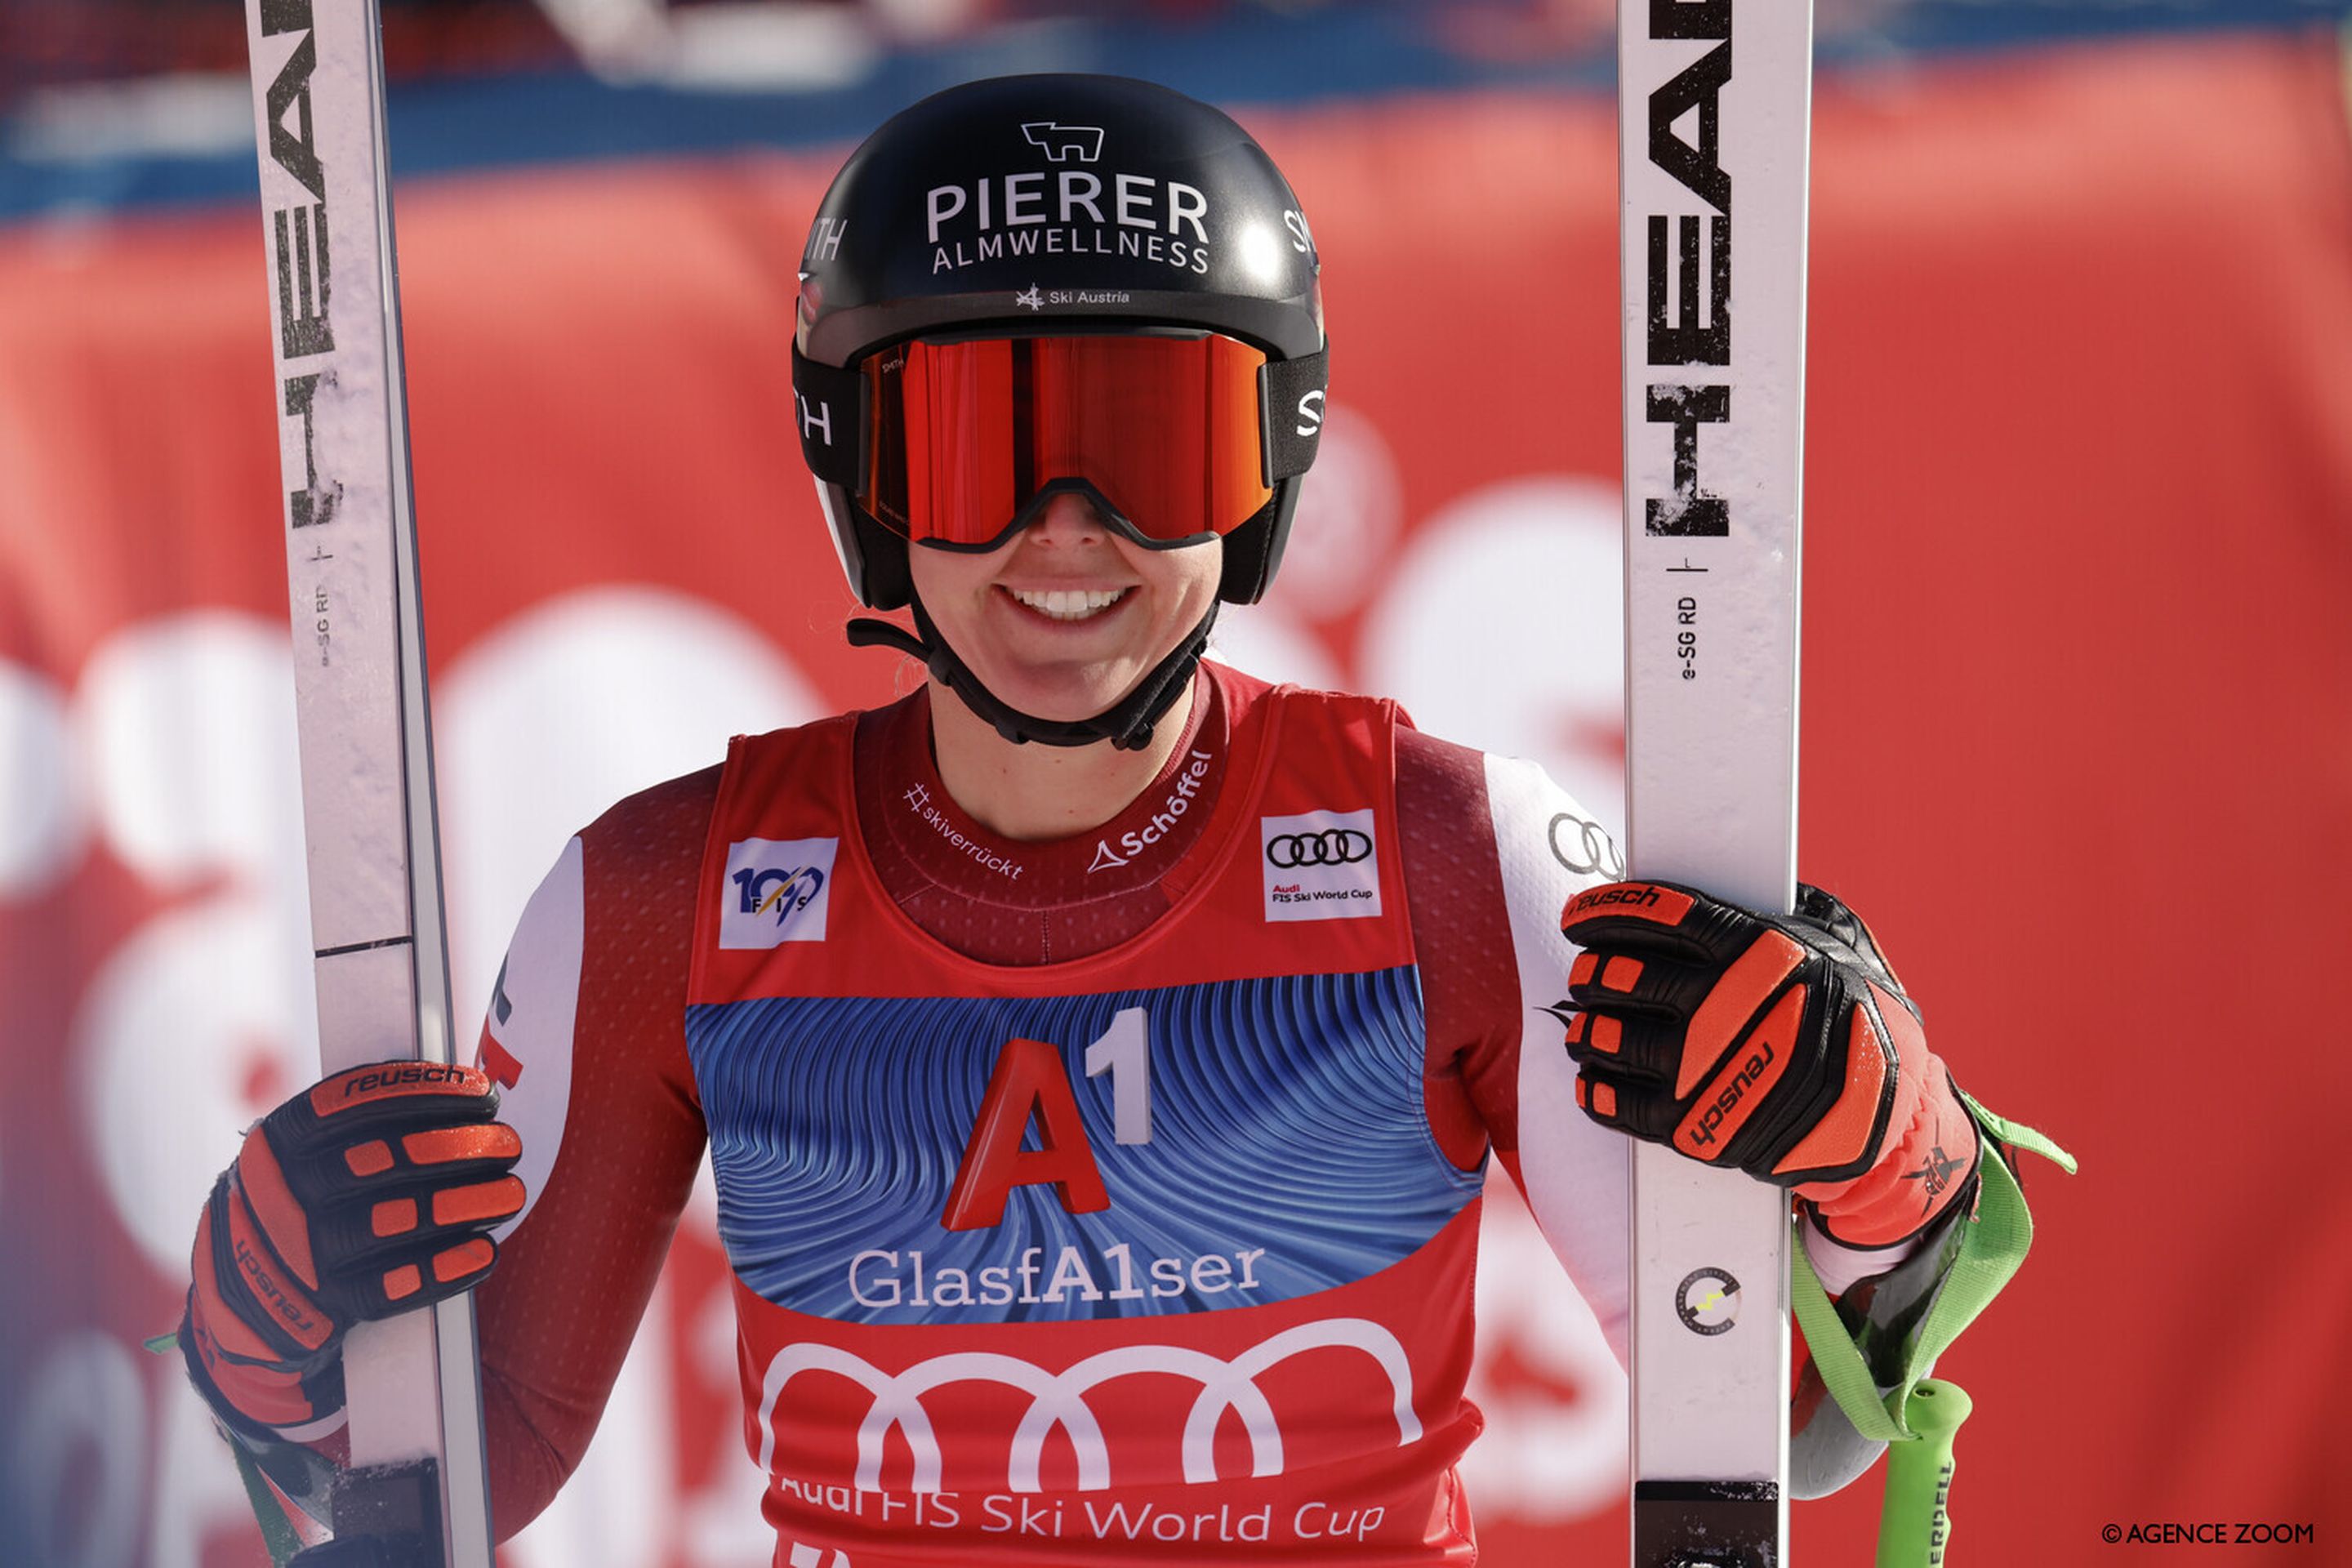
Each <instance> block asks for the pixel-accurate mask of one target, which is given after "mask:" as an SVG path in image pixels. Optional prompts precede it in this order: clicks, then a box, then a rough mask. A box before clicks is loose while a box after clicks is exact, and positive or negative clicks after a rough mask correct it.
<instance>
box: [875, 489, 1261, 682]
mask: <svg viewBox="0 0 2352 1568" xmlns="http://www.w3.org/2000/svg"><path fill="white" fill-rule="evenodd" d="M908 555H909V564H910V565H911V567H912V569H913V574H914V581H915V591H916V593H917V595H919V597H920V598H921V599H922V602H923V606H924V608H925V609H926V610H928V611H929V614H930V617H931V620H932V622H933V623H934V624H935V625H936V626H938V627H939V629H940V636H941V637H942V638H943V639H944V640H945V641H946V642H947V644H948V646H949V647H952V648H954V649H955V650H956V651H957V653H958V654H959V655H960V656H961V657H962V658H963V659H964V661H965V662H966V663H968V664H969V665H970V666H971V669H972V672H973V673H974V674H975V675H977V676H978V677H979V678H980V679H981V680H982V682H983V683H984V684H986V686H987V687H988V689H990V690H992V691H993V692H995V693H996V694H997V695H998V696H999V697H1001V698H1003V700H1005V701H1006V702H1007V703H1009V704H1010V705H1011V706H1012V707H1013V708H1014V709H1017V710H1020V711H1023V712H1025V713H1034V714H1036V715H1038V716H1039V717H1041V718H1045V719H1056V720H1077V719H1085V718H1087V717H1089V716H1091V715H1093V714H1096V713H1099V712H1102V711H1103V710H1106V709H1108V708H1109V707H1110V706H1111V705H1113V704H1114V703H1116V702H1118V700H1119V699H1121V698H1122V697H1125V696H1126V695H1127V693H1128V692H1129V690H1130V689H1133V688H1134V686H1135V683H1136V682H1137V681H1138V680H1139V679H1141V678H1142V677H1143V675H1144V674H1145V673H1146V672H1147V671H1149V670H1150V668H1152V666H1153V665H1155V664H1157V663H1159V662H1160V660H1161V659H1162V658H1166V657H1167V655H1168V653H1169V650H1170V649H1171V648H1173V647H1175V646H1176V644H1177V643H1178V641H1179V640H1181V638H1182V637H1183V636H1184V634H1185V633H1186V632H1188V631H1190V630H1191V629H1192V627H1193V626H1196V625H1197V624H1199V622H1200V619H1201V617H1202V616H1204V615H1206V614H1207V613H1208V610H1209V605H1210V604H1211V603H1212V601H1213V599H1214V598H1215V596H1216V592H1217V579H1218V574H1219V573H1220V572H1221V571H1222V570H1223V545H1222V542H1220V541H1218V540H1214V539H1210V540H1206V541H1203V542H1202V543H1199V544H1194V545H1187V546H1185V547H1183V548H1182V549H1179V550H1145V549H1142V548H1141V547H1139V546H1138V545H1135V544H1132V543H1130V542H1128V541H1127V540H1125V539H1123V538H1121V537H1120V536H1119V535H1118V533H1117V532H1115V531H1112V530H1110V529H1108V528H1106V527H1104V526H1103V524H1102V521H1101V519H1100V518H1099V517H1098V516H1097V514H1096V512H1095V510H1094V508H1093V506H1092V504H1091V503H1090V502H1088V501H1087V500H1086V498H1085V497H1083V496H1080V495H1076V494H1067V495H1060V496H1056V497H1055V498H1054V499H1053V500H1052V501H1050V502H1049V503H1048V504H1047V506H1046V508H1045V512H1044V513H1043V515H1041V516H1040V517H1039V518H1038V520H1037V521H1035V522H1034V523H1032V524H1031V525H1030V526H1029V527H1027V528H1025V529H1024V530H1023V531H1021V532H1020V533H1018V534H1016V535H1014V536H1013V539H1011V540H1010V541H1008V542H1006V543H1005V544H1004V545H1003V548H1001V549H998V550H994V551H992V552H989V553H987V554H985V555H969V554H961V553H957V552H948V551H939V550H925V549H922V548H920V547H917V548H915V549H913V550H911V551H909V552H908Z"/></svg>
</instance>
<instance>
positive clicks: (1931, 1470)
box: [1878, 1377, 1970, 1568]
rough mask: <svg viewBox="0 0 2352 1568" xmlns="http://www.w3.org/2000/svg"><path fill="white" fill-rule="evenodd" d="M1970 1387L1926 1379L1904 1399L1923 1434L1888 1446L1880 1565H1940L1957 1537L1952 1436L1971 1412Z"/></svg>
mask: <svg viewBox="0 0 2352 1568" xmlns="http://www.w3.org/2000/svg"><path fill="white" fill-rule="evenodd" d="M1969 1408H1970V1405H1969V1396H1968V1393H1967V1391H1966V1390H1964V1389H1962V1388H1960V1387H1959V1386H1958V1384H1949V1383H1945V1382H1943V1381H1941V1380H1939V1379H1937V1378H1932V1377H1931V1378H1926V1379H1923V1380H1922V1381H1921V1382H1920V1383H1919V1384H1918V1385H1917V1386H1916V1387H1915V1388H1913V1389H1912V1390H1911V1397H1910V1398H1908V1399H1906V1400H1905V1401H1904V1403H1903V1423H1904V1425H1905V1426H1908V1427H1909V1428H1910V1429H1911V1430H1912V1431H1914V1432H1916V1433H1917V1434H1918V1440H1917V1441H1916V1442H1910V1443H1890V1444H1888V1445H1887V1448H1886V1498H1885V1501H1884V1502H1883V1503H1881V1504H1880V1505H1879V1511H1878V1568H1939V1565H1940V1564H1941V1563H1943V1562H1944V1560H1945V1556H1946V1553H1947V1552H1948V1550H1949V1549H1950V1546H1951V1542H1952V1514H1951V1507H1952V1468H1953V1459H1952V1437H1953V1435H1954V1434H1955V1433H1957V1432H1958V1431H1959V1429H1960V1423H1961V1422H1963V1421H1966V1420H1967V1419H1968V1418H1969Z"/></svg>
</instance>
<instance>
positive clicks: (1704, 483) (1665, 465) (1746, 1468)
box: [1617, 0, 1812, 1568]
mask: <svg viewBox="0 0 2352 1568" xmlns="http://www.w3.org/2000/svg"><path fill="white" fill-rule="evenodd" d="M1811 13H1812V7H1811V4H1810V0H1774V3H1773V4H1769V5H1767V4H1764V3H1763V0H1619V4H1618V8H1617V19H1618V84H1619V87H1618V91H1619V105H1618V115H1619V121H1618V160H1619V180H1620V184H1619V201H1620V211H1619V224H1620V228H1619V240H1620V246H1621V252H1622V257H1621V259H1622V279H1623V293H1622V300H1621V305H1622V310H1621V314H1622V328H1623V332H1624V339H1623V344H1624V348H1623V361H1622V363H1623V367H1624V387H1623V392H1624V416H1625V426H1624V428H1625V638H1626V659H1625V663H1626V731H1627V733H1626V771H1627V779H1626V818H1627V827H1628V850H1629V857H1630V860H1631V864H1632V868H1633V872H1632V874H1633V875H1634V876H1637V877H1653V878H1660V879H1671V880H1676V881H1685V882H1689V883H1693V884H1696V885H1697V886H1700V887H1704V888H1706V889H1708V890H1709V891H1711V892H1714V893H1717V894H1718V895H1721V896H1723V897H1725V898H1728V899H1731V900H1735V901H1737V902H1739V903H1743V904H1747V905H1749V906H1751V907H1754V908H1758V909H1770V910H1787V909H1789V908H1790V904H1791V902H1792V901H1793V899H1794V897H1795V883H1796V782H1797V779H1796V763H1797V756H1796V735H1797V627H1798V542H1799V527H1798V519H1799V513H1800V493H1801V486H1800V458H1801V450H1802V442H1803V392H1804V363H1805V360H1804V342H1805V336H1804V318H1805V201H1806V179H1807V162H1808V150H1809V142H1810V137H1809V130H1810V120H1811V95H1812V15H1811ZM1735 42H1736V44H1737V52H1736V54H1735V49H1734V45H1735ZM1735 193H1736V194H1737V196H1738V206H1737V212H1738V224H1737V226H1736V233H1737V236H1738V246H1737V248H1736V249H1735V247H1734V245H1733V237H1734V233H1735V226H1734V224H1733V221H1732V218H1733V213H1734V205H1733V198H1734V195H1735ZM1788 1215H1789V1202H1788V1195H1787V1194H1785V1193H1784V1192H1782V1191H1780V1190H1779V1189H1777V1188H1774V1187H1772V1186H1769V1185H1767V1184H1763V1183H1760V1182H1758V1181H1756V1180H1754V1179H1753V1178H1751V1177H1749V1176H1748V1175H1746V1174H1744V1173H1740V1172H1738V1171H1715V1170H1709V1169H1707V1168H1706V1167H1704V1166H1701V1165H1699V1164H1696V1163H1694V1162H1692V1161H1690V1160H1687V1159H1685V1158H1684V1157H1683V1156H1682V1155H1680V1154H1678V1153H1676V1152H1674V1151H1673V1150H1671V1149H1668V1148H1664V1147H1662V1146H1658V1145H1653V1144H1648V1143H1637V1144H1635V1145H1634V1146H1633V1563H1634V1564H1635V1565H1636V1568H1668V1565H1672V1564H1683V1563H1711V1564H1734V1563H1737V1564H1739V1565H1741V1568H1769V1565H1770V1564H1775V1563H1780V1562H1781V1561H1783V1559H1784V1556H1785V1552H1784V1543H1785V1542H1786V1540H1787V1534H1788V1529H1787V1526H1788V1502H1787V1477H1788V1453H1789V1426H1788V1391H1789V1328H1788V1273H1787V1258H1786V1248H1787V1238H1788V1228H1789V1226H1788Z"/></svg>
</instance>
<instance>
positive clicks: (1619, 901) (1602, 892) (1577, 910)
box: [1559, 882, 1691, 925]
mask: <svg viewBox="0 0 2352 1568" xmlns="http://www.w3.org/2000/svg"><path fill="white" fill-rule="evenodd" d="M1690 908H1691V901H1690V895H1689V894H1687V893H1677V892H1675V890H1674V889H1672V888H1661V887H1658V886H1656V885H1655V884H1654V883H1650V882H1627V883H1622V884H1618V885H1614V886H1611V887H1606V888H1588V889H1585V890H1584V891H1583V892H1580V893H1579V894H1577V895H1576V897H1574V898H1572V899H1570V900H1568V907H1567V908H1566V909H1564V910H1560V911H1559V918H1560V920H1561V921H1562V922H1563V923H1565V922H1566V921H1572V920H1574V919H1576V918H1577V917H1578V916H1580V915H1590V914H1601V913H1607V914H1612V915H1625V916H1629V917H1631V918H1633V919H1634V920H1644V921H1657V922H1658V923H1659V924H1660V925H1676V924H1679V923H1680V922H1681V921H1682V918H1683V917H1684V916H1685V915H1686V914H1688V913H1690Z"/></svg>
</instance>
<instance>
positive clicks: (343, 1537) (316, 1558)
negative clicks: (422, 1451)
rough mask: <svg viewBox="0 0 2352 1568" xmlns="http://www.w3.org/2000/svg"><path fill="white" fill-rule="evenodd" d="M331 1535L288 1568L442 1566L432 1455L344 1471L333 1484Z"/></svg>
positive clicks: (438, 1498)
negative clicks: (401, 1463) (397, 1462)
mask: <svg viewBox="0 0 2352 1568" xmlns="http://www.w3.org/2000/svg"><path fill="white" fill-rule="evenodd" d="M333 1511H334V1516H335V1536H336V1539H334V1540H332V1541H330V1542H325V1543H324V1544H322V1545H319V1546H313V1547H311V1548H310V1550H308V1551H306V1552H296V1553H295V1554H294V1556H293V1557H292V1559H291V1560H289V1563H287V1568H443V1564H444V1561H445V1560H444V1559H443V1557H442V1555H441V1474H440V1467H439V1466H438V1465H437V1464H436V1463H435V1462H434V1461H433V1460H431V1459H417V1460H415V1461H413V1462H411V1463H408V1464H404V1465H376V1466H372V1467H370V1468H367V1469H362V1470H347V1471H345V1472H344V1473H343V1474H342V1475H341V1477H339V1478H338V1479H336V1482H335V1496H334V1503H333Z"/></svg>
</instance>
